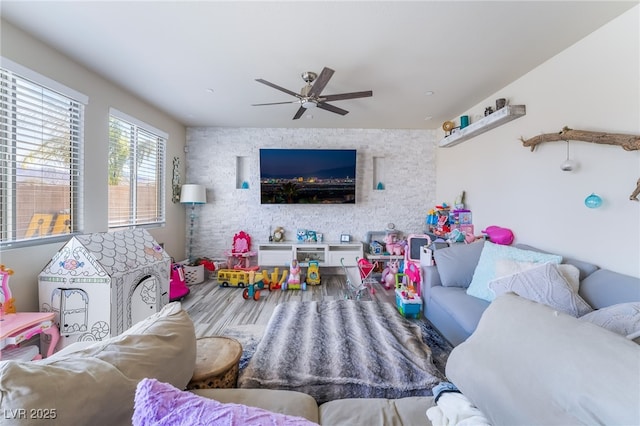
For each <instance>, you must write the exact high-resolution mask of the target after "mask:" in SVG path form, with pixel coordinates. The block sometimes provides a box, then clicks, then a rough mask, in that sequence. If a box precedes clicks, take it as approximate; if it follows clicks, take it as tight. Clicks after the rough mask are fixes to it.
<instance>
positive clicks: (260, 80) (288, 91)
mask: <svg viewBox="0 0 640 426" xmlns="http://www.w3.org/2000/svg"><path fill="white" fill-rule="evenodd" d="M256 81H257V82H258V83H262V84H266V85H267V86H269V87H273V88H274V89H277V90H280V91H281V92H284V93H288V94H289V95H291V96H295V97H296V98H299V97H300V94H298V93H296V92H292V91H291V90H289V89H285V88H284V87H280V86H278V85H277V84H273V83H271V82H269V81H267V80H263V79H261V78H256Z"/></svg>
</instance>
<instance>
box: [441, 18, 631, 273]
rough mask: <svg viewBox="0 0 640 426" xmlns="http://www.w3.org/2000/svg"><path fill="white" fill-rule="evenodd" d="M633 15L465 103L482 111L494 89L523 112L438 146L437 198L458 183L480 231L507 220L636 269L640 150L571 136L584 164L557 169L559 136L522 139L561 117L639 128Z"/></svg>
mask: <svg viewBox="0 0 640 426" xmlns="http://www.w3.org/2000/svg"><path fill="white" fill-rule="evenodd" d="M639 22H640V6H636V7H635V8H633V9H631V10H630V11H628V12H627V13H625V14H624V15H622V16H620V17H618V18H617V19H615V20H613V21H612V22H610V23H609V24H607V25H605V26H604V27H602V28H601V29H599V30H597V31H595V32H594V33H592V34H591V35H589V36H588V37H586V38H584V39H583V40H581V41H580V42H578V43H576V44H575V45H574V46H572V47H570V48H568V49H567V50H566V51H564V52H562V53H560V54H559V55H557V56H556V57H554V58H552V59H550V60H549V61H547V62H546V63H544V64H542V65H541V66H539V67H538V68H536V69H534V70H532V71H531V72H529V73H528V74H527V75H525V76H523V77H522V78H520V79H519V80H517V81H515V82H513V83H512V84H510V85H508V86H507V87H505V88H504V89H502V90H500V91H499V92H497V93H495V94H494V95H493V96H490V97H489V98H487V99H486V100H485V101H484V102H481V103H479V104H478V105H476V106H475V107H473V108H471V109H470V110H469V111H461V115H462V114H469V115H470V116H471V117H473V116H474V115H481V114H483V112H484V108H485V106H489V105H493V107H494V108H495V99H497V98H500V97H505V98H508V99H509V101H510V103H511V104H525V105H526V107H527V115H526V116H525V117H523V118H519V119H517V120H514V121H512V122H510V123H508V124H506V125H504V126H502V127H499V128H497V129H494V130H491V131H489V132H487V133H485V134H483V135H481V136H478V137H476V138H473V139H471V140H469V141H467V142H464V143H462V144H460V145H457V146H456V147H453V148H439V149H438V152H437V165H438V168H437V169H438V174H437V183H438V184H437V195H438V200H441V201H445V200H446V201H451V200H452V199H453V197H455V195H457V193H458V192H459V190H460V188H463V189H465V190H466V194H467V197H466V201H467V202H468V206H469V207H470V208H471V209H472V210H473V215H474V216H473V218H474V222H475V223H476V226H477V228H476V229H477V230H481V229H484V227H486V226H488V225H501V226H505V227H508V228H511V229H512V230H513V231H514V233H515V235H516V239H517V241H516V242H523V243H526V244H530V245H533V246H536V247H539V248H542V249H547V250H551V251H553V252H556V253H559V254H562V255H569V256H571V257H575V258H578V259H583V260H587V261H592V262H594V263H596V264H598V265H599V266H600V267H603V268H609V269H612V270H614V271H617V272H620V273H623V274H627V275H632V276H636V277H640V203H638V202H636V201H630V200H629V195H630V194H631V192H632V191H633V190H634V189H635V188H636V181H637V180H638V178H640V151H632V152H627V151H624V150H623V149H622V148H620V147H617V146H609V145H599V144H594V143H587V142H578V141H574V142H570V153H571V157H572V158H573V159H574V160H576V161H577V162H578V163H579V165H580V166H579V169H578V170H576V171H574V172H563V171H561V170H560V164H561V163H562V162H563V161H564V160H565V158H566V143H565V142H548V143H544V144H541V145H539V146H538V148H537V149H536V150H535V152H533V153H532V152H530V150H529V148H524V147H523V146H522V143H521V142H520V141H519V138H520V137H524V138H525V139H527V138H530V137H533V136H536V135H539V134H542V133H555V132H558V131H560V130H561V129H562V128H563V127H564V126H568V127H570V128H573V129H579V130H592V131H601V132H610V133H623V134H634V135H638V134H640V78H639V76H640V66H639V62H640V42H639V40H640V35H639V29H638V27H639ZM513 60H517V58H513ZM470 78H473V75H472V74H471V75H470ZM472 121H473V120H472ZM442 136H444V135H443V134H441V135H440V137H442ZM591 192H595V193H597V194H599V195H600V196H601V197H602V198H603V199H604V205H603V206H602V207H601V208H599V209H593V210H591V209H588V208H586V207H585V205H584V203H583V201H584V199H585V197H587V196H588V195H589V194H590V193H591Z"/></svg>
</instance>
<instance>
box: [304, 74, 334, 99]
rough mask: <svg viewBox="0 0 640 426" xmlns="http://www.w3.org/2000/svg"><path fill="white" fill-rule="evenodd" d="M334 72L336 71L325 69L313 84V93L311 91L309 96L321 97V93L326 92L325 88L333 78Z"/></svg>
mask: <svg viewBox="0 0 640 426" xmlns="http://www.w3.org/2000/svg"><path fill="white" fill-rule="evenodd" d="M334 72H335V71H334V70H332V69H331V68H327V67H324V68H323V69H322V72H321V73H320V75H319V76H318V78H316V80H315V81H314V82H313V87H311V91H309V96H310V97H315V96H319V95H320V93H322V91H323V90H324V87H325V86H326V85H327V83H328V82H329V80H330V79H331V76H333V73H334Z"/></svg>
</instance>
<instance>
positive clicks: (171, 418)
mask: <svg viewBox="0 0 640 426" xmlns="http://www.w3.org/2000/svg"><path fill="white" fill-rule="evenodd" d="M132 420H133V426H160V425H229V426H235V425H238V426H240V425H249V424H250V425H274V426H275V425H293V426H296V425H297V426H311V425H314V426H315V425H316V423H313V422H310V421H309V420H307V419H305V418H302V417H296V416H288V415H285V414H279V413H273V412H271V411H267V410H264V409H262V408H257V407H250V406H248V405H242V404H233V403H228V404H223V403H221V402H218V401H216V400H215V399H209V398H205V397H202V396H198V395H195V394H193V393H191V392H187V391H181V390H179V389H177V388H175V387H173V386H172V385H170V384H168V383H162V382H159V381H158V380H155V379H143V380H142V381H140V383H138V387H137V389H136V395H135V403H134V412H133V419H132Z"/></svg>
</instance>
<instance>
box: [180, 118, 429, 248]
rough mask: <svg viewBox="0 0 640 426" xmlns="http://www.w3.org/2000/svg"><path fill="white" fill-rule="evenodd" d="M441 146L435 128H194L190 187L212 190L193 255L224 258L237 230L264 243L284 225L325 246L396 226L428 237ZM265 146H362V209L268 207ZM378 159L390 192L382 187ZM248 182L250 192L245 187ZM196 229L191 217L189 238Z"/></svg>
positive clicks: (290, 233)
mask: <svg viewBox="0 0 640 426" xmlns="http://www.w3.org/2000/svg"><path fill="white" fill-rule="evenodd" d="M436 143H437V140H436V132H435V131H431V130H364V129H281V128H278V129H255V128H218V127H207V128H189V129H187V145H186V147H187V154H186V156H187V160H186V168H187V176H186V179H185V180H184V183H198V184H203V185H205V186H206V187H207V204H206V205H203V206H198V207H196V214H197V216H198V217H197V219H196V226H195V231H194V237H193V254H194V255H195V256H209V257H213V258H214V259H222V258H224V251H225V250H228V249H230V248H231V243H232V241H233V235H234V234H235V233H236V232H238V231H241V230H244V231H245V232H247V233H249V234H250V235H251V236H252V239H253V241H254V242H256V243H257V242H260V241H268V239H269V235H270V234H271V231H272V229H274V228H275V227H277V226H282V227H284V228H285V231H286V237H287V239H288V240H293V239H295V233H296V230H297V229H299V228H302V229H312V230H315V231H317V232H321V233H323V234H324V239H325V241H339V240H340V235H341V234H350V235H351V239H352V241H362V240H364V239H365V237H366V233H367V231H381V230H384V229H385V228H386V226H387V223H390V222H391V223H394V224H395V225H396V229H398V230H400V231H402V232H404V233H421V232H423V230H424V223H425V216H426V214H427V211H428V210H429V209H430V208H432V207H433V205H435V204H436V200H435V193H436V192H435V183H436V182H435V180H436V170H435V167H436V161H435V155H436ZM260 148H318V149H321V148H328V149H356V150H357V152H358V154H357V162H358V163H357V188H356V191H357V200H356V204H355V205H353V204H351V205H262V204H260V182H259V174H260V170H259V149H260ZM238 157H243V158H242V159H240V160H238ZM374 158H376V160H374ZM374 161H375V162H376V164H377V165H378V167H376V169H377V170H382V174H381V176H380V178H381V179H380V180H381V181H382V182H383V184H384V188H385V189H384V190H375V189H374V188H375V186H376V183H374ZM238 164H240V165H241V166H240V170H237V169H238ZM237 173H239V174H240V176H239V177H238V175H237ZM243 180H246V181H247V182H248V184H249V188H248V189H240V188H238V186H240V183H241V182H242V181H243ZM188 226H189V220H187V238H188V235H189V233H188ZM187 243H188V241H187Z"/></svg>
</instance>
